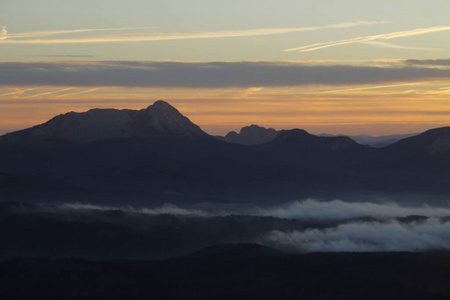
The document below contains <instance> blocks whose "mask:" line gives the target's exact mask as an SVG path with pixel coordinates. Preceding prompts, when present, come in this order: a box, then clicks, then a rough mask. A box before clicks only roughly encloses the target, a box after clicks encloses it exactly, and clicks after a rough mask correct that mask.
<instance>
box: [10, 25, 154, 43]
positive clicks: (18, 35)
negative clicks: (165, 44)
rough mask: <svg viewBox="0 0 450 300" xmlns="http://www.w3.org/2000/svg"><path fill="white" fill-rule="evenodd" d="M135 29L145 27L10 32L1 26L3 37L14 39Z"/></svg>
mask: <svg viewBox="0 0 450 300" xmlns="http://www.w3.org/2000/svg"><path fill="white" fill-rule="evenodd" d="M135 29H145V27H120V28H98V29H71V30H44V31H30V32H22V33H10V34H8V33H7V31H6V26H3V27H2V36H4V37H5V38H4V39H8V40H11V39H12V40H14V39H24V38H36V37H44V36H52V35H60V34H74V33H88V32H99V31H124V30H135Z"/></svg>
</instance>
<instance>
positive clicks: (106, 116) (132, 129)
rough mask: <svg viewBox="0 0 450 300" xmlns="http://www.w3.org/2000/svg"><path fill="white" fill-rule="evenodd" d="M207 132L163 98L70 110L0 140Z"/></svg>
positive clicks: (76, 139) (186, 135)
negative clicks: (142, 104) (134, 105)
mask: <svg viewBox="0 0 450 300" xmlns="http://www.w3.org/2000/svg"><path fill="white" fill-rule="evenodd" d="M207 136H208V134H207V133H205V132H204V131H203V130H201V129H200V127H198V126H197V125H195V124H194V123H192V122H191V121H190V120H189V119H188V118H187V117H185V116H183V115H182V114H181V113H180V112H179V111H178V110H177V109H175V108H174V107H173V106H171V105H170V104H168V103H167V102H164V101H162V100H159V101H156V102H155V103H154V104H153V105H150V106H149V107H147V108H146V109H142V110H130V109H123V110H118V109H91V110H89V111H87V112H82V113H76V112H69V113H66V114H62V115H59V116H56V117H54V118H53V119H51V120H50V121H48V122H46V123H44V124H41V125H37V126H34V127H32V128H28V129H25V130H21V131H17V132H13V133H9V134H6V135H4V136H3V137H2V139H3V140H8V141H14V140H38V141H43V140H66V141H70V142H75V143H80V142H82V143H85V142H92V141H97V140H106V139H114V138H155V137H178V138H199V137H207Z"/></svg>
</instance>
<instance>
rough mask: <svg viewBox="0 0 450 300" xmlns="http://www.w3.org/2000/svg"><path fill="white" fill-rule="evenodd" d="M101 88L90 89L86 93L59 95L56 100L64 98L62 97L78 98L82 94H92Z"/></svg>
mask: <svg viewBox="0 0 450 300" xmlns="http://www.w3.org/2000/svg"><path fill="white" fill-rule="evenodd" d="M100 89H101V88H93V89H88V90H85V91H81V92H76V93H68V94H63V95H57V96H56V98H62V97H68V96H76V95H81V94H87V93H91V92H95V91H98V90H100Z"/></svg>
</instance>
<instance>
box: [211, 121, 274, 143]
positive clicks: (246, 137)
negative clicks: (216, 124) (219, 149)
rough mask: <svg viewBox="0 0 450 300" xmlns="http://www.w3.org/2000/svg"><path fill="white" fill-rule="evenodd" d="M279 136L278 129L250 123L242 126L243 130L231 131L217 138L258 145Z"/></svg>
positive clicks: (230, 141) (229, 141)
mask: <svg viewBox="0 0 450 300" xmlns="http://www.w3.org/2000/svg"><path fill="white" fill-rule="evenodd" d="M276 137H277V131H276V130H275V129H273V128H264V127H260V126H258V125H250V126H247V127H243V128H241V131H240V132H239V133H237V132H236V131H230V132H229V133H227V134H226V135H225V136H224V137H221V136H218V137H217V138H218V139H220V140H222V141H225V142H228V143H236V144H242V145H257V144H264V143H267V142H270V141H271V140H273V139H274V138H276Z"/></svg>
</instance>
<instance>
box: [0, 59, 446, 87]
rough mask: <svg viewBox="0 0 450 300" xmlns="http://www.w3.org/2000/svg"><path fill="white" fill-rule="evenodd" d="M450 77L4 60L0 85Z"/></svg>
mask: <svg viewBox="0 0 450 300" xmlns="http://www.w3.org/2000/svg"><path fill="white" fill-rule="evenodd" d="M443 79H445V80H448V79H450V69H449V68H443V67H442V66H436V67H434V68H433V67H430V66H422V67H421V66H420V65H419V64H417V65H416V64H411V63H405V62H403V63H400V64H399V63H398V62H397V63H392V64H391V65H388V64H387V65H385V66H371V65H364V64H361V65H352V64H341V65H339V64H325V63H324V64H314V65H312V64H308V63H302V62H288V61H276V62H270V61H261V62H259V61H255V62H251V61H250V62H194V63H188V62H168V61H101V62H23V63H19V62H5V63H0V86H78V87H116V86H117V87H188V88H231V87H266V86H267V87H271V86H272V87H283V86H306V85H358V84H379V83H391V82H419V81H430V80H443Z"/></svg>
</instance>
